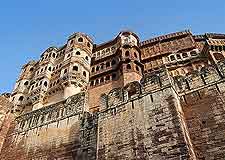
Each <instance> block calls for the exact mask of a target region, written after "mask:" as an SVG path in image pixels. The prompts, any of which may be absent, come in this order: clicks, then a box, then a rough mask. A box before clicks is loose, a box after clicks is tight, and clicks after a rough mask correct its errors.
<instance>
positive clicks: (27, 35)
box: [0, 0, 225, 93]
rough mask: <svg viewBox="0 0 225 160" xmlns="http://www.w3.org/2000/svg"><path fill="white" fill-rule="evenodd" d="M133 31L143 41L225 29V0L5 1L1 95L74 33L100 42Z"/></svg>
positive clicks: (0, 31)
mask: <svg viewBox="0 0 225 160" xmlns="http://www.w3.org/2000/svg"><path fill="white" fill-rule="evenodd" d="M125 29H129V30H132V31H134V32H136V33H137V34H138V35H139V36H140V38H141V40H145V39H149V38H151V37H154V36H157V35H161V34H165V33H170V32H176V31H182V30H185V29H191V31H192V32H193V33H195V34H200V33H205V32H219V33H225V0H214V1H212V0H188V1H187V0H186V1H184V0H154V1H153V0H139V1H136V0H111V1H109V0H108V1H107V0H105V1H102V0H91V1H88V0H86V1H84V0H80V1H78V0H60V1H59V0H35V1H31V0H7V1H2V2H1V4H0V55H1V59H0V73H1V74H0V93H2V92H10V91H11V90H12V88H13V86H14V83H15V81H16V79H17V77H18V75H19V72H20V68H21V67H22V65H23V64H24V63H26V62H27V61H28V60H31V59H38V57H39V56H40V54H41V53H42V52H43V51H44V50H45V49H46V48H47V47H49V46H51V45H55V46H61V45H62V44H63V43H64V42H65V41H66V39H67V37H68V36H69V35H70V34H72V33H73V32H77V31H79V32H85V33H87V34H89V35H90V36H91V37H93V39H94V41H95V43H101V42H104V41H107V40H110V39H112V38H113V37H115V36H116V35H117V34H118V32H119V31H121V30H125Z"/></svg>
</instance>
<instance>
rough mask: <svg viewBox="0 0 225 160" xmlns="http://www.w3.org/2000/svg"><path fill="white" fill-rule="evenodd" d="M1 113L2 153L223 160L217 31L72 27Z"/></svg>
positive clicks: (101, 159)
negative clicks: (147, 35) (96, 36)
mask: <svg viewBox="0 0 225 160" xmlns="http://www.w3.org/2000/svg"><path fill="white" fill-rule="evenodd" d="M0 110H1V117H0V126H1V130H0V138H1V139H0V151H1V152H0V159H2V160H11V159H12V160H15V159H18V160H26V159H27V160H30V159H34V160H43V159H46V160H55V159H57V160H70V159H71V160H72V159H74V160H176V159H182V160H215V159H216V160H220V159H221V160H224V159H225V125H224V124H225V34H217V33H206V34H203V35H193V34H192V33H191V32H190V31H189V30H186V31H182V32H176V33H171V34H167V35H163V36H159V37H155V38H152V39H149V40H145V41H141V40H140V39H139V36H138V35H137V34H135V33H134V32H131V31H122V32H120V33H119V34H118V35H117V36H116V37H115V38H114V39H112V40H110V41H108V42H105V43H102V44H95V43H94V41H93V39H92V38H90V37H89V36H88V35H86V34H84V33H74V34H72V35H71V36H70V37H69V38H68V40H67V42H66V43H65V45H63V46H61V47H53V46H52V47H49V48H48V49H47V50H45V51H44V52H43V53H42V54H41V57H40V59H39V60H38V61H30V62H28V63H27V64H25V65H24V66H23V67H22V71H21V74H20V76H19V78H18V80H17V81H16V84H15V87H14V89H13V91H12V93H10V94H3V95H2V96H0Z"/></svg>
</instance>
